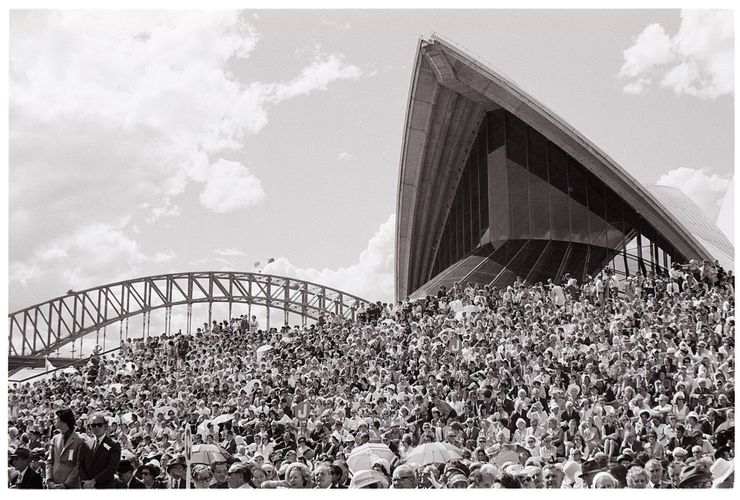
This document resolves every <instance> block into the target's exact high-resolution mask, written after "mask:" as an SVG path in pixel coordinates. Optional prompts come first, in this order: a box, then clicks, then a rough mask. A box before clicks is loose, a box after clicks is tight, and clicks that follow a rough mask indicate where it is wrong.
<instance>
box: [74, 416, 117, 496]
mask: <svg viewBox="0 0 740 500" xmlns="http://www.w3.org/2000/svg"><path fill="white" fill-rule="evenodd" d="M89 425H90V431H91V433H92V435H93V440H92V442H91V443H89V444H88V446H87V447H86V449H85V453H84V456H83V459H82V467H80V480H81V481H82V488H83V489H90V488H95V489H106V488H115V486H116V481H115V474H116V472H117V471H118V465H119V463H120V462H121V445H120V444H119V443H118V442H117V441H114V440H113V439H111V437H110V436H108V421H107V420H106V419H105V416H103V414H102V413H95V414H93V416H92V417H91V418H90V424H89Z"/></svg>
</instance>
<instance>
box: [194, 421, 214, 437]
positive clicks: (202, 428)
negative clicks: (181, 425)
mask: <svg viewBox="0 0 740 500" xmlns="http://www.w3.org/2000/svg"><path fill="white" fill-rule="evenodd" d="M212 423H213V420H204V421H203V422H201V423H200V424H198V428H197V429H196V430H197V431H198V432H199V433H201V434H203V433H205V434H210V433H211V431H210V429H208V427H207V426H208V424H212Z"/></svg>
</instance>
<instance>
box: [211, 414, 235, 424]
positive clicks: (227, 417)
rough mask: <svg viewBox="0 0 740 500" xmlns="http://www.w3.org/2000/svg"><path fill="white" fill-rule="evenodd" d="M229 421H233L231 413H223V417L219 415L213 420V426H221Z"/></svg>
mask: <svg viewBox="0 0 740 500" xmlns="http://www.w3.org/2000/svg"><path fill="white" fill-rule="evenodd" d="M229 420H234V415H232V414H231V413H224V414H223V415H219V416H218V417H216V418H214V419H213V423H214V424H223V423H224V422H228V421H229Z"/></svg>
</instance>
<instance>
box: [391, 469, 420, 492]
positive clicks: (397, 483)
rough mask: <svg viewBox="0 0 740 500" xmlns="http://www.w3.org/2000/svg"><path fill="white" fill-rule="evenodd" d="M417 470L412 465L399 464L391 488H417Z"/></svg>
mask: <svg viewBox="0 0 740 500" xmlns="http://www.w3.org/2000/svg"><path fill="white" fill-rule="evenodd" d="M416 483H417V481H416V472H415V471H414V469H413V468H412V467H411V466H410V465H405V464H404V465H399V466H398V467H396V468H395V470H394V471H393V479H392V485H391V488H393V489H396V490H402V489H414V488H416Z"/></svg>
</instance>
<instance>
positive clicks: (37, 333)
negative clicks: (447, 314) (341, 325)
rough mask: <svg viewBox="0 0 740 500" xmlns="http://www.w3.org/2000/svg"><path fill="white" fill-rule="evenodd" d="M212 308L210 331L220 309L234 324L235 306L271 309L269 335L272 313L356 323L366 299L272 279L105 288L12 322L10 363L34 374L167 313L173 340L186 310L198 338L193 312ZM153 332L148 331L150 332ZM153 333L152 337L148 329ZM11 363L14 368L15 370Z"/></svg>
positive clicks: (203, 275) (230, 275) (185, 277)
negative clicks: (72, 346) (179, 313)
mask: <svg viewBox="0 0 740 500" xmlns="http://www.w3.org/2000/svg"><path fill="white" fill-rule="evenodd" d="M201 303H202V304H208V324H209V325H210V324H211V322H212V307H213V304H214V303H225V304H228V307H229V318H231V307H232V304H247V305H248V306H249V313H250V314H251V307H252V306H260V307H265V308H266V313H267V325H266V326H267V328H270V311H271V310H277V311H278V313H279V312H280V311H282V313H283V315H284V322H286V323H287V322H288V319H289V315H290V314H297V315H299V316H300V317H301V323H302V324H303V325H305V324H306V322H307V320H309V319H313V320H317V319H318V318H319V316H320V315H322V314H331V313H333V314H336V315H338V316H340V317H342V318H344V319H351V320H354V319H355V315H356V311H357V309H359V307H360V306H361V305H363V304H364V305H368V304H369V302H368V301H367V300H365V299H362V298H360V297H357V296H355V295H351V294H348V293H345V292H342V291H340V290H336V289H333V288H329V287H326V286H323V285H319V284H316V283H311V282H308V281H302V280H296V279H293V278H286V277H282V276H273V275H269V274H258V273H243V272H192V273H175V274H163V275H158V276H147V277H144V278H136V279H132V280H126V281H120V282H117V283H112V284H108V285H102V286H98V287H95V288H90V289H88V290H83V291H80V292H74V291H71V290H70V292H68V293H67V295H64V296H61V297H57V298H54V299H51V300H49V301H47V302H43V303H41V304H37V305H34V306H31V307H28V308H26V309H22V310H20V311H16V312H14V313H11V314H9V315H8V320H9V323H10V325H9V339H8V345H9V361H10V360H14V361H15V363H14V365H15V366H16V367H17V366H28V364H27V363H23V362H22V361H23V360H27V361H35V362H36V363H37V362H38V361H39V360H40V359H43V358H44V357H45V356H49V355H51V354H52V353H53V352H54V351H56V350H57V349H59V347H61V346H63V345H65V344H68V343H69V342H74V341H75V340H76V339H79V338H82V337H84V336H86V335H88V334H90V333H92V332H100V330H101V329H104V328H105V327H107V326H109V325H113V324H115V323H120V326H121V332H122V331H123V328H124V322H125V323H126V329H128V319H129V318H131V317H134V316H138V315H142V316H143V325H144V327H147V326H148V324H149V323H148V322H149V321H150V320H151V312H152V311H154V310H157V309H164V310H165V331H166V332H169V329H170V326H171V325H170V323H171V315H172V308H173V307H175V306H187V325H186V329H187V330H186V331H187V332H188V333H190V332H191V326H192V306H193V304H201ZM147 329H148V328H147ZM145 332H146V329H145ZM12 364H13V363H9V368H11V369H12V367H11V365H12Z"/></svg>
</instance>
